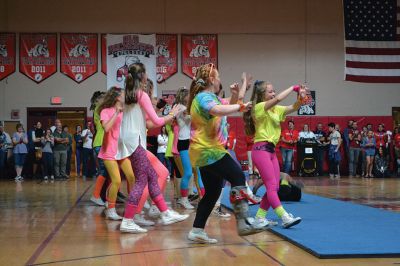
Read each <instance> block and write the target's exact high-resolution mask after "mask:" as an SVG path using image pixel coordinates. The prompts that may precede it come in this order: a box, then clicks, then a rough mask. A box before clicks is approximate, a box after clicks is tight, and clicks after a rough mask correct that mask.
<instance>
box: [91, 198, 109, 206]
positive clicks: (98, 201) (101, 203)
mask: <svg viewBox="0 0 400 266" xmlns="http://www.w3.org/2000/svg"><path fill="white" fill-rule="evenodd" d="M90 201H91V202H93V203H94V204H97V205H99V206H104V205H105V203H104V201H103V200H102V199H101V198H95V197H94V196H91V197H90Z"/></svg>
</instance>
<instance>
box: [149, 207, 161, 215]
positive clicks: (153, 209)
mask: <svg viewBox="0 0 400 266" xmlns="http://www.w3.org/2000/svg"><path fill="white" fill-rule="evenodd" d="M147 214H148V215H149V217H150V218H158V217H160V215H161V212H160V210H159V209H158V208H157V206H156V205H152V206H151V207H150V209H149V212H148V213H147Z"/></svg>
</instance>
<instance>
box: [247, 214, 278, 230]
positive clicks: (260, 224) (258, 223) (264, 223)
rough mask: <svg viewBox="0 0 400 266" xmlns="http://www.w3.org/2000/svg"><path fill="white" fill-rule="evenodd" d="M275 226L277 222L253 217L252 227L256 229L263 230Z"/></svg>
mask: <svg viewBox="0 0 400 266" xmlns="http://www.w3.org/2000/svg"><path fill="white" fill-rule="evenodd" d="M276 225H278V222H276V221H272V220H268V219H267V218H260V217H257V216H256V217H254V221H253V226H254V227H256V228H265V227H270V226H276Z"/></svg>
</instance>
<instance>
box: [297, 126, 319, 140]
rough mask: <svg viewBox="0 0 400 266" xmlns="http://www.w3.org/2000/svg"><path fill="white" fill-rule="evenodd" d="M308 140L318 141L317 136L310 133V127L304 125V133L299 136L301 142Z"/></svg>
mask: <svg viewBox="0 0 400 266" xmlns="http://www.w3.org/2000/svg"><path fill="white" fill-rule="evenodd" d="M307 139H314V140H316V139H317V137H316V136H315V134H314V132H312V131H310V128H309V127H308V125H307V124H304V126H303V131H301V132H300V134H299V140H300V142H303V141H305V140H307Z"/></svg>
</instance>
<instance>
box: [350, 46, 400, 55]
mask: <svg viewBox="0 0 400 266" xmlns="http://www.w3.org/2000/svg"><path fill="white" fill-rule="evenodd" d="M346 53H347V54H366V55H400V48H386V49H385V48H382V49H377V48H358V47H346Z"/></svg>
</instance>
